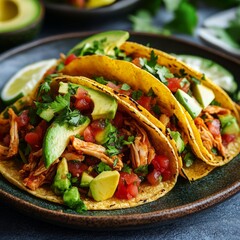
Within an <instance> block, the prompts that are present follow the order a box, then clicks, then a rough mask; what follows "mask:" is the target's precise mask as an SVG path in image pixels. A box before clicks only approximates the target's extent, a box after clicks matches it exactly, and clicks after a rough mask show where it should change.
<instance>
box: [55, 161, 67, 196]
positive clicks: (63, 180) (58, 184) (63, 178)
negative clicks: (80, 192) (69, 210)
mask: <svg viewBox="0 0 240 240" xmlns="http://www.w3.org/2000/svg"><path fill="white" fill-rule="evenodd" d="M68 173H69V172H68V164H67V160H66V158H63V159H62V160H61V161H60V163H59V164H58V166H57V172H56V175H55V177H54V180H53V184H52V189H53V191H54V192H55V193H56V194H57V195H62V194H63V193H64V192H65V191H66V190H67V189H69V188H70V186H71V181H70V180H69V178H68Z"/></svg>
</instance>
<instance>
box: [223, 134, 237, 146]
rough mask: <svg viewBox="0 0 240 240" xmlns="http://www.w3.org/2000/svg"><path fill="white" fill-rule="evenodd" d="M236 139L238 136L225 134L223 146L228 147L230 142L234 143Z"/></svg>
mask: <svg viewBox="0 0 240 240" xmlns="http://www.w3.org/2000/svg"><path fill="white" fill-rule="evenodd" d="M235 139H236V135H235V134H223V135H222V143H223V146H225V147H227V145H228V144H229V143H230V142H234V141H235Z"/></svg>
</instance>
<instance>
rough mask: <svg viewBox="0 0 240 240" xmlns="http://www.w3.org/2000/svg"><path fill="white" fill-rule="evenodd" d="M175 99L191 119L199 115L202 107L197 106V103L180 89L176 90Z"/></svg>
mask: <svg viewBox="0 0 240 240" xmlns="http://www.w3.org/2000/svg"><path fill="white" fill-rule="evenodd" d="M175 97H176V99H177V100H178V101H179V103H181V104H182V106H183V107H184V108H185V109H186V110H187V111H188V113H189V114H190V115H191V117H192V118H193V119H194V118H196V117H197V116H198V115H199V114H200V113H201V111H202V107H201V106H200V105H199V103H198V102H197V101H196V100H195V99H194V98H193V97H191V96H189V95H188V94H187V93H185V92H184V91H182V90H181V89H178V90H177V92H176V93H175Z"/></svg>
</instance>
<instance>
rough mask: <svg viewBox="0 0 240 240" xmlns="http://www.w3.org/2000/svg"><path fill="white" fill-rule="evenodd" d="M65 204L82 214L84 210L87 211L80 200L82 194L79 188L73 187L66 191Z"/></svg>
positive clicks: (64, 195)
mask: <svg viewBox="0 0 240 240" xmlns="http://www.w3.org/2000/svg"><path fill="white" fill-rule="evenodd" d="M63 202H64V204H66V205H67V206H68V207H70V208H71V209H74V210H76V211H77V212H79V213H81V212H82V211H84V210H87V208H86V206H85V204H84V202H83V201H82V200H81V198H80V193H79V191H78V188H77V187H75V186H73V187H71V188H69V189H68V190H66V191H65V192H64V194H63Z"/></svg>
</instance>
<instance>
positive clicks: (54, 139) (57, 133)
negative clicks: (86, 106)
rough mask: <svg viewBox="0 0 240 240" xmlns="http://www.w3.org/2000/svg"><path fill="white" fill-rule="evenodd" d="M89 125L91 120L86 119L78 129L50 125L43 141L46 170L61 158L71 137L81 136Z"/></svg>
mask: <svg viewBox="0 0 240 240" xmlns="http://www.w3.org/2000/svg"><path fill="white" fill-rule="evenodd" d="M89 123H90V119H89V118H86V120H85V122H84V123H83V124H81V125H79V126H77V127H71V128H70V127H68V126H67V124H62V125H60V124H59V123H58V122H53V123H52V124H51V125H50V127H49V128H48V129H47V132H46V134H45V137H44V139H43V160H44V164H45V167H46V168H48V167H49V166H50V165H51V164H52V163H53V162H54V161H55V160H56V159H58V158H59V157H60V156H61V154H62V153H63V152H64V150H65V148H66V147H67V145H68V143H69V140H70V136H74V135H76V134H81V133H82V132H83V131H84V129H85V128H86V127H87V126H88V124H89Z"/></svg>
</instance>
